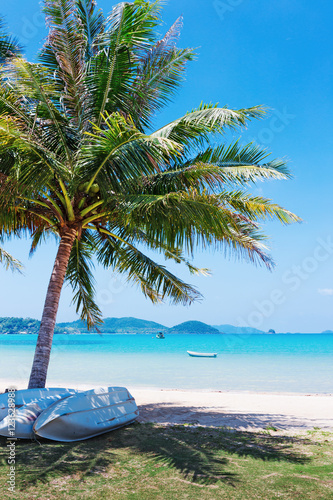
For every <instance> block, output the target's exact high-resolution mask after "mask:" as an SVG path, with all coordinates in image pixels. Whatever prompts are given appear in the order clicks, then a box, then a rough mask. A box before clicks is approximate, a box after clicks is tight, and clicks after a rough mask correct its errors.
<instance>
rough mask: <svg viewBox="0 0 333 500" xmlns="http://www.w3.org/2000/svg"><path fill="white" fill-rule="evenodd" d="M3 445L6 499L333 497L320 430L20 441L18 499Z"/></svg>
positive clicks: (149, 428) (127, 433)
mask: <svg viewBox="0 0 333 500" xmlns="http://www.w3.org/2000/svg"><path fill="white" fill-rule="evenodd" d="M0 444H1V448H0V460H1V462H0V488H1V498H2V499H6V498H15V499H29V500H30V499H34V498H36V499H38V500H40V499H43V500H46V499H57V500H58V499H80V500H81V499H91V498H94V500H95V499H96V500H99V499H112V500H125V499H129V500H154V499H166V500H176V499H188V500H195V499H200V500H205V499H228V500H230V499H231V500H237V499H242V500H251V499H264V500H270V499H281V498H282V499H286V500H290V499H293V500H294V499H302V500H304V499H307V500H311V499H316V500H317V499H327V500H328V499H332V498H333V433H328V432H321V431H320V430H314V431H311V432H308V433H307V434H306V435H302V436H298V437H288V436H284V435H281V434H278V433H277V432H274V431H271V430H265V431H263V432H261V433H259V432H258V433H254V432H251V433H250V432H235V431H232V430H228V429H223V428H218V429H211V428H198V427H191V426H174V427H161V426H158V425H153V424H135V425H132V426H130V427H127V428H124V429H120V430H117V431H114V432H110V433H108V434H104V435H103V436H100V437H98V438H94V439H90V440H88V441H81V442H78V443H68V444H64V443H57V442H51V441H46V440H40V441H18V442H17V444H16V460H17V462H16V491H15V494H14V495H13V494H11V493H10V492H8V491H7V488H8V485H7V483H6V481H7V472H8V464H7V459H8V449H7V448H6V445H7V441H6V439H5V438H1V440H0Z"/></svg>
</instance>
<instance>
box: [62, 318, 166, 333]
mask: <svg viewBox="0 0 333 500" xmlns="http://www.w3.org/2000/svg"><path fill="white" fill-rule="evenodd" d="M57 326H58V328H62V329H65V330H68V329H72V330H73V333H86V332H87V326H86V324H85V323H84V322H83V321H81V320H77V321H72V322H70V323H58V325H57ZM99 330H100V331H101V333H156V332H159V331H163V332H165V331H167V330H168V328H167V327H166V326H164V325H161V324H160V323H155V322H154V321H146V320H144V319H138V318H132V317H128V318H105V319H104V323H103V324H102V325H101V326H100V327H99Z"/></svg>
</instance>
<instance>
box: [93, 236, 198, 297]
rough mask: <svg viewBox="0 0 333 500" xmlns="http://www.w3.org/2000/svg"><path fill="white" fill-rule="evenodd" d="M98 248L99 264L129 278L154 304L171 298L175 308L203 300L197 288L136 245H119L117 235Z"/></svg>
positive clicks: (108, 238)
mask: <svg viewBox="0 0 333 500" xmlns="http://www.w3.org/2000/svg"><path fill="white" fill-rule="evenodd" d="M97 245H98V251H97V259H98V261H99V262H100V263H102V265H103V266H104V267H110V268H112V269H114V270H115V271H117V272H118V273H120V274H125V275H126V279H127V281H128V282H130V283H133V284H135V285H137V286H139V287H140V288H141V291H142V292H143V294H144V295H145V297H148V298H149V299H150V300H151V301H152V302H153V303H157V302H161V301H163V300H164V299H166V298H168V299H169V300H170V301H171V302H172V303H173V304H184V305H185V304H191V303H192V302H193V301H194V300H198V299H199V298H200V294H199V292H198V291H197V290H196V289H195V288H194V287H192V286H191V285H188V284H187V283H184V282H183V281H182V280H181V279H179V278H177V277H176V276H175V275H174V274H172V273H171V272H170V271H168V270H167V269H166V268H165V267H164V266H162V265H160V264H158V263H156V262H154V261H153V260H152V259H150V258H149V257H148V256H147V255H145V254H143V253H142V252H141V251H140V250H138V249H137V248H135V247H134V246H133V245H130V244H128V243H127V242H126V241H119V239H118V237H117V235H113V236H112V235H111V236H106V235H102V236H101V237H100V238H99V241H98V240H97Z"/></svg>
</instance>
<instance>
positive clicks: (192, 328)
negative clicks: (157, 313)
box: [169, 321, 221, 333]
mask: <svg viewBox="0 0 333 500" xmlns="http://www.w3.org/2000/svg"><path fill="white" fill-rule="evenodd" d="M169 333H221V332H219V330H217V328H214V327H213V326H210V325H206V323H202V322H201V321H185V323H180V324H179V325H176V326H174V327H173V328H170V330H169Z"/></svg>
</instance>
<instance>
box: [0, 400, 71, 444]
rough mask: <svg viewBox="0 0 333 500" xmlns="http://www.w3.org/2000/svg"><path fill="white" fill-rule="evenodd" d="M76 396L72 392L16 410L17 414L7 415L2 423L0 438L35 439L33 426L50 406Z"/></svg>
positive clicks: (0, 422)
mask: <svg viewBox="0 0 333 500" xmlns="http://www.w3.org/2000/svg"><path fill="white" fill-rule="evenodd" d="M71 394H74V393H73V392H71V393H70V394H68V393H62V394H55V395H53V396H52V395H49V396H47V397H46V398H44V399H39V400H37V401H34V402H32V403H29V404H27V405H24V406H21V407H20V408H16V409H15V414H14V416H12V415H11V414H9V415H7V416H6V417H5V418H4V419H2V420H1V421H0V436H7V437H12V438H13V437H15V438H19V439H32V438H33V437H34V431H33V425H34V423H35V420H36V419H37V417H38V416H39V415H40V414H41V413H42V412H43V411H44V410H45V409H46V408H48V407H49V406H51V405H52V404H53V403H55V402H56V401H59V400H63V398H66V397H68V396H70V395H71Z"/></svg>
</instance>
